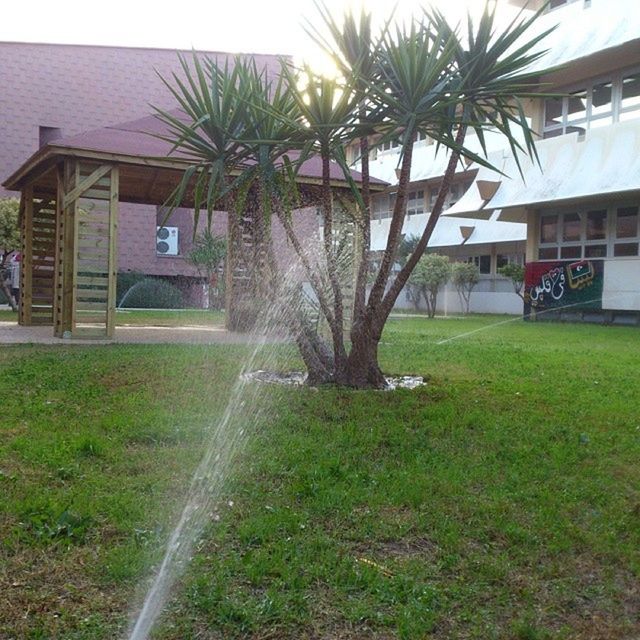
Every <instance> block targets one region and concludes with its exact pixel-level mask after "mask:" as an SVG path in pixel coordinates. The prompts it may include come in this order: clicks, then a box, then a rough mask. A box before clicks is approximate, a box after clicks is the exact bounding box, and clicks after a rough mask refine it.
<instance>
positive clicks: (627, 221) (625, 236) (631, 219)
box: [613, 207, 640, 258]
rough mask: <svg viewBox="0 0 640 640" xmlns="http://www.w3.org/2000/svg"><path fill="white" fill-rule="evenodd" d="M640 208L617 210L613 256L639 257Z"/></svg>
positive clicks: (620, 208) (621, 208)
mask: <svg viewBox="0 0 640 640" xmlns="http://www.w3.org/2000/svg"><path fill="white" fill-rule="evenodd" d="M639 218H640V216H639V215H638V207H619V208H618V209H617V210H616V222H615V231H614V234H615V237H614V245H613V255H614V256H615V257H616V258H624V257H628V256H637V255H638V246H639V243H640V220H639Z"/></svg>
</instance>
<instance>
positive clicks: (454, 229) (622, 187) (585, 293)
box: [370, 0, 640, 323]
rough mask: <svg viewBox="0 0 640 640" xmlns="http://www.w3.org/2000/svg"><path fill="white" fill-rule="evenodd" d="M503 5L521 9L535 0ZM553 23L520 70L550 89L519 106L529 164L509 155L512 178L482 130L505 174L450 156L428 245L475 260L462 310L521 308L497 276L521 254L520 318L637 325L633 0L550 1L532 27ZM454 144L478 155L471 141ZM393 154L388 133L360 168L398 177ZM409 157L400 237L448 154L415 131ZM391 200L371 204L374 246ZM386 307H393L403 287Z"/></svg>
mask: <svg viewBox="0 0 640 640" xmlns="http://www.w3.org/2000/svg"><path fill="white" fill-rule="evenodd" d="M508 4H509V5H511V9H513V8H516V9H517V8H520V9H522V10H523V11H525V12H531V11H534V10H538V9H540V8H541V7H543V6H544V4H545V3H544V2H543V1H542V0H509V3H508ZM503 8H506V7H505V6H504V5H503ZM554 27H555V29H554V30H553V32H552V33H551V34H550V35H549V36H547V38H545V40H544V41H543V42H541V43H540V44H539V45H538V46H539V48H540V49H541V50H544V51H546V53H545V54H544V55H543V56H542V57H541V58H540V59H539V60H538V61H537V62H536V63H535V67H534V68H532V69H531V70H532V71H533V72H535V73H536V74H537V77H538V81H539V89H540V91H541V92H544V93H547V94H552V95H551V96H550V97H548V98H546V99H543V98H541V99H537V100H530V101H528V102H527V103H526V104H525V105H524V107H525V110H526V113H527V116H528V117H529V119H530V122H531V126H532V128H533V129H534V131H535V132H536V133H537V134H538V142H537V145H536V146H537V151H538V154H539V164H537V163H536V162H534V161H532V160H531V159H529V158H526V157H523V158H520V162H521V163H522V166H523V167H524V177H521V176H520V173H519V169H518V166H517V163H516V162H515V159H514V158H513V156H512V155H511V152H510V150H508V149H505V148H504V142H503V140H502V139H501V138H500V137H499V136H497V135H495V136H492V135H491V134H489V135H488V136H487V150H488V159H489V161H490V162H491V164H492V165H493V166H496V167H500V168H501V169H502V171H503V172H504V174H506V175H505V176H502V175H499V174H498V173H496V172H494V171H491V170H489V169H487V168H485V167H478V166H474V165H470V166H467V165H463V164H461V165H460V167H459V171H458V173H457V174H456V178H455V181H454V185H453V187H452V190H451V193H450V195H449V198H448V201H447V204H446V207H445V210H444V213H443V216H442V218H441V219H440V220H439V222H438V225H437V227H436V230H435V232H434V235H433V237H432V239H431V241H430V243H429V247H428V250H429V251H437V252H439V253H443V254H446V255H449V256H450V258H451V259H452V260H465V261H473V262H475V263H476V264H478V266H479V268H480V272H481V282H480V284H479V285H478V287H477V289H476V291H475V292H474V295H473V301H472V307H471V309H472V311H476V312H507V313H522V311H523V308H522V307H523V305H522V300H521V299H520V298H519V297H518V296H517V295H516V294H515V292H514V291H513V288H512V286H511V282H510V281H508V280H506V279H504V278H501V277H500V275H499V274H498V273H497V269H498V268H499V266H500V265H501V264H503V263H504V262H505V260H506V261H509V262H516V263H525V262H526V281H525V287H524V291H523V294H524V298H525V309H524V311H525V313H526V314H527V316H529V314H531V317H537V318H539V319H544V318H549V319H572V320H574V319H577V320H587V321H590V320H593V321H603V322H614V323H636V322H639V320H638V317H639V316H640V215H639V211H640V11H638V5H637V2H636V0H615V2H611V1H610V0H552V1H551V2H550V3H548V5H547V7H546V9H545V13H544V14H543V15H542V16H540V18H539V19H538V21H537V23H536V24H535V25H534V27H533V29H534V30H535V31H536V32H542V31H546V30H548V29H550V28H554ZM530 35H531V36H533V35H534V34H530ZM466 144H468V146H469V147H470V148H471V149H472V150H473V151H476V152H479V153H480V152H481V148H480V146H479V144H478V141H477V140H474V139H473V137H471V136H469V137H468V138H467V141H466ZM398 151H399V144H396V143H394V142H388V143H386V144H385V145H384V146H383V147H382V148H380V147H379V148H378V149H376V151H375V152H374V153H372V155H371V158H370V160H371V173H372V175H374V176H376V177H379V178H382V179H385V180H387V181H388V182H391V183H394V182H395V183H397V179H396V177H395V170H396V168H397V166H398ZM414 158H415V160H414V167H413V169H412V173H411V181H412V193H411V195H410V197H409V201H408V203H407V216H406V220H405V225H404V228H403V233H404V234H405V236H407V235H412V234H418V233H420V232H421V231H422V230H423V229H424V227H425V225H426V223H427V220H428V217H429V214H430V211H431V208H432V205H433V202H434V200H435V197H436V194H437V190H438V186H439V181H440V180H441V178H442V175H443V173H444V169H445V166H446V161H447V156H446V154H444V153H443V152H442V151H441V150H440V151H438V150H437V149H436V146H435V145H434V144H433V143H432V141H430V140H428V139H423V140H416V144H415V152H414ZM487 187H489V189H487ZM393 197H394V196H393V187H391V188H390V189H389V190H388V193H387V194H384V195H380V196H377V197H376V199H375V200H374V204H373V216H374V218H375V222H374V223H373V230H372V247H371V248H372V250H373V251H376V250H381V249H382V248H384V246H385V244H386V239H387V235H388V228H389V219H390V217H391V211H392V209H393ZM505 225H507V226H505ZM505 296H506V297H505ZM440 298H441V299H440V302H439V307H440V309H439V310H440V312H443V311H451V310H452V307H451V306H449V303H447V306H446V308H445V299H448V300H450V299H451V296H441V297H440ZM506 300H508V302H505V301H506ZM398 304H399V305H402V306H406V305H407V304H408V303H407V299H406V296H401V299H400V300H399V301H398ZM453 311H455V307H454V308H453Z"/></svg>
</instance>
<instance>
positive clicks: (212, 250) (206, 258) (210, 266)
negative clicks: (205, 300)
mask: <svg viewBox="0 0 640 640" xmlns="http://www.w3.org/2000/svg"><path fill="white" fill-rule="evenodd" d="M226 255H227V241H226V239H225V237H224V236H221V235H215V234H213V233H211V230H210V229H205V230H204V231H203V232H202V233H201V234H199V235H197V236H196V237H195V240H194V242H193V247H192V248H191V251H189V253H188V254H187V262H189V263H190V264H192V265H193V266H194V267H195V268H196V269H197V270H198V273H199V274H200V276H202V277H203V278H206V280H207V290H208V293H209V308H210V309H211V308H216V307H217V306H219V301H220V299H221V282H222V279H221V278H219V275H220V270H221V266H222V262H223V260H224V258H225V256H226ZM214 300H215V303H214Z"/></svg>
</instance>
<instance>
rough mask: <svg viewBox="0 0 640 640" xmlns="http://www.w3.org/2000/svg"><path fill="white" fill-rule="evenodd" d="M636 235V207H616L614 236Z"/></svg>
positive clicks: (629, 236)
mask: <svg viewBox="0 0 640 640" xmlns="http://www.w3.org/2000/svg"><path fill="white" fill-rule="evenodd" d="M637 235H638V207H624V208H621V209H618V211H617V215H616V238H635V237H636V236H637Z"/></svg>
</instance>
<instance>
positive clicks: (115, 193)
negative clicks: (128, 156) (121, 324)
mask: <svg viewBox="0 0 640 640" xmlns="http://www.w3.org/2000/svg"><path fill="white" fill-rule="evenodd" d="M119 186H120V172H119V169H118V167H113V169H112V170H111V191H110V198H109V285H108V295H107V337H108V338H112V337H113V334H114V330H115V323H116V283H117V278H118V249H117V246H118V201H119V197H120V194H119Z"/></svg>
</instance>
